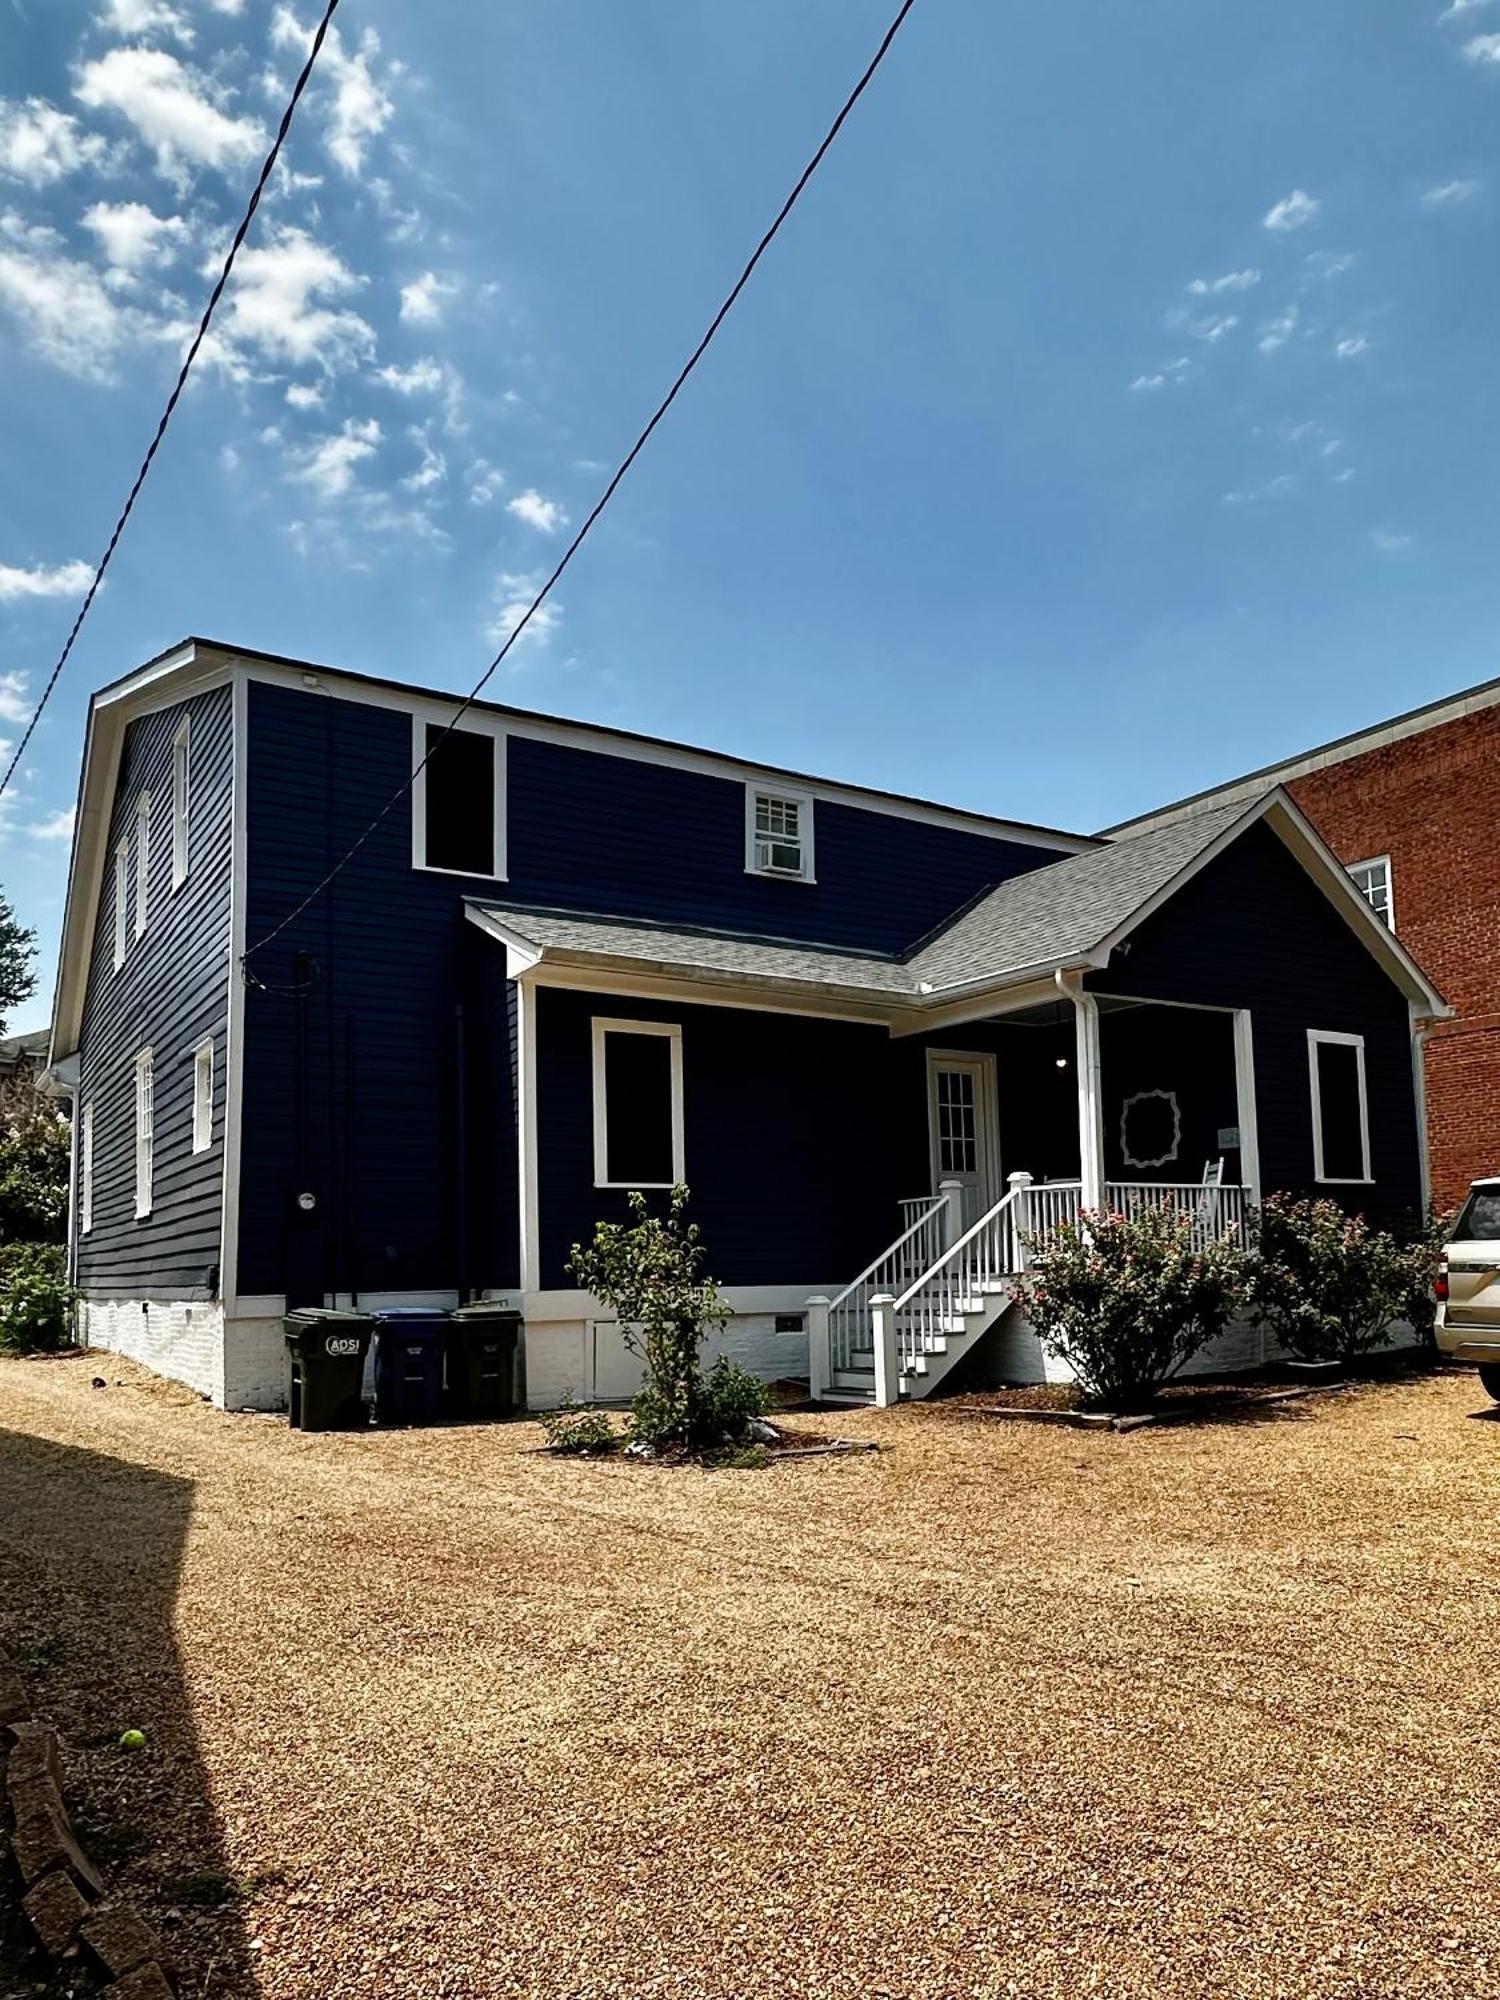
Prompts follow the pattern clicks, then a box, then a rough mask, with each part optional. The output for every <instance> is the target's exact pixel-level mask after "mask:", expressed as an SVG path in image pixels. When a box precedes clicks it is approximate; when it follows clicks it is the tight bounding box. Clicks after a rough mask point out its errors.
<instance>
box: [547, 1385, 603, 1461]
mask: <svg viewBox="0 0 1500 2000" xmlns="http://www.w3.org/2000/svg"><path fill="white" fill-rule="evenodd" d="M542 1435H543V1436H544V1437H545V1438H546V1440H547V1443H548V1445H549V1446H550V1447H551V1448H552V1450H553V1451H555V1452H558V1453H559V1454H561V1455H562V1456H564V1457H568V1458H589V1457H594V1456H597V1455H598V1454H599V1453H601V1452H606V1451H618V1449H619V1447H620V1442H621V1440H620V1434H619V1432H618V1431H617V1430H616V1429H615V1427H614V1425H613V1424H612V1423H611V1422H610V1420H609V1418H608V1416H607V1415H606V1414H605V1412H604V1411H603V1410H590V1409H583V1408H580V1407H579V1405H578V1404H577V1403H575V1402H574V1401H573V1398H572V1397H571V1396H567V1395H565V1396H564V1397H563V1399H562V1401H561V1402H560V1403H559V1404H558V1406H557V1408H556V1409H555V1410H547V1411H545V1412H544V1413H543V1416H542Z"/></svg>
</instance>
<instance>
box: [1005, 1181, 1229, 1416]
mask: <svg viewBox="0 0 1500 2000" xmlns="http://www.w3.org/2000/svg"><path fill="white" fill-rule="evenodd" d="M1032 1259H1033V1261H1032V1265H1031V1269H1030V1271H1029V1272H1028V1273H1027V1275H1026V1277H1025V1278H1024V1279H1023V1280H1022V1282H1021V1284H1020V1286H1019V1288H1018V1290H1017V1294H1016V1298H1017V1303H1018V1304H1019V1305H1020V1306H1021V1309H1022V1310H1023V1311H1024V1313H1025V1314H1026V1317H1027V1318H1028V1319H1029V1320H1030V1322H1031V1324H1032V1326H1033V1327H1034V1328H1035V1330H1036V1334H1037V1337H1038V1339H1039V1340H1040V1341H1041V1343H1042V1345H1043V1347H1045V1348H1046V1349H1047V1351H1048V1353H1049V1354H1054V1355H1056V1356H1057V1357H1058V1358H1059V1359H1060V1360H1062V1361H1065V1362H1066V1363H1067V1364H1068V1366H1069V1367H1070V1368H1071V1369H1072V1370H1073V1373H1074V1374H1075V1375H1076V1376H1077V1377H1078V1380H1079V1383H1080V1385H1081V1386H1082V1389H1083V1392H1084V1395H1085V1396H1086V1397H1087V1398H1088V1399H1089V1400H1090V1401H1091V1402H1096V1403H1102V1404H1104V1405H1105V1406H1106V1407H1107V1408H1110V1409H1116V1410H1134V1409H1139V1408H1141V1407H1142V1406H1143V1405H1144V1404H1146V1403H1149V1402H1150V1400H1151V1399H1152V1397H1153V1396H1154V1395H1155V1394H1156V1393H1157V1391H1158V1390H1159V1389H1160V1388H1161V1387H1162V1386H1163V1384H1164V1383H1166V1382H1169V1381H1170V1380H1171V1379H1172V1377H1173V1376H1174V1375H1176V1374H1177V1373H1178V1371H1179V1370H1180V1369H1182V1368H1183V1367H1185V1366H1186V1365H1187V1363H1188V1362H1189V1361H1191V1360H1192V1358H1193V1356H1194V1355H1195V1354H1198V1353H1200V1352H1201V1351H1202V1349H1203V1348H1205V1347H1206V1346H1207V1345H1208V1343H1209V1342H1210V1341H1211V1340H1213V1339H1215V1338H1217V1336H1218V1335H1219V1334H1220V1333H1222V1332H1223V1330H1224V1328H1225V1326H1226V1325H1227V1324H1228V1322H1229V1321H1230V1319H1231V1318H1232V1317H1233V1315H1234V1313H1235V1312H1236V1310H1237V1309H1238V1307H1239V1304H1240V1300H1241V1297H1242V1294H1243V1287H1244V1264H1245V1259H1244V1253H1243V1251H1242V1250H1241V1249H1240V1247H1239V1246H1238V1244H1236V1243H1234V1242H1233V1241H1232V1240H1229V1239H1225V1240H1223V1241H1220V1242H1217V1243H1212V1244H1208V1245H1201V1244H1195V1241H1194V1227H1193V1224H1192V1221H1191V1220H1190V1219H1189V1218H1187V1217H1185V1216H1181V1215H1178V1214H1177V1213H1176V1212H1175V1211H1174V1210H1173V1209H1171V1208H1170V1207H1168V1206H1166V1205H1165V1204H1163V1205H1162V1206H1160V1207H1147V1208H1143V1209H1141V1210H1140V1211H1139V1213H1138V1214H1136V1215H1133V1216H1130V1217H1126V1216H1123V1215H1119V1214H1116V1213H1114V1212H1113V1211H1108V1212H1105V1211H1100V1212H1097V1213H1089V1212H1085V1213H1084V1214H1082V1215H1080V1216H1079V1218H1078V1220H1077V1221H1076V1222H1070V1223H1064V1224H1063V1225H1062V1227H1061V1228H1059V1229H1057V1230H1055V1231H1053V1232H1051V1233H1050V1234H1049V1235H1048V1236H1047V1237H1046V1238H1045V1239H1043V1240H1042V1241H1040V1242H1039V1243H1035V1244H1033V1245H1032Z"/></svg>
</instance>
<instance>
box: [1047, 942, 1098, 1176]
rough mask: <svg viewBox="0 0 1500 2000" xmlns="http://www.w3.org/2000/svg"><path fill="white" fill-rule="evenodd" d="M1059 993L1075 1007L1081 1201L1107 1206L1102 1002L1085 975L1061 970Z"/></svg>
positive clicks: (1055, 976)
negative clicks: (1088, 989) (1085, 981)
mask: <svg viewBox="0 0 1500 2000" xmlns="http://www.w3.org/2000/svg"><path fill="white" fill-rule="evenodd" d="M1052 977H1053V979H1054V981H1055V982H1056V985H1057V990H1058V992H1059V993H1061V994H1062V995H1063V996H1064V997H1065V998H1066V999H1069V1000H1071V1001H1072V1003H1073V1022H1074V1029H1075V1047H1076V1049H1077V1060H1078V1179H1079V1183H1080V1186H1079V1190H1078V1201H1079V1206H1080V1207H1081V1208H1086V1209H1089V1208H1096V1209H1097V1208H1102V1207H1103V1206H1104V1079H1103V1066H1102V1063H1101V1060H1100V1054H1099V1002H1098V1001H1097V1000H1096V999H1095V998H1094V996H1093V994H1092V993H1086V992H1085V991H1084V988H1083V974H1082V973H1081V972H1079V971H1076V970H1071V969H1069V968H1068V967H1065V966H1059V967H1058V969H1057V971H1056V972H1054V973H1053V975H1052Z"/></svg>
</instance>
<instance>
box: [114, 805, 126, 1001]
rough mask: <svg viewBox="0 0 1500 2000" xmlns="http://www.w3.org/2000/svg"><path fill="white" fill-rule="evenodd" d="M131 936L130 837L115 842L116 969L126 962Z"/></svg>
mask: <svg viewBox="0 0 1500 2000" xmlns="http://www.w3.org/2000/svg"><path fill="white" fill-rule="evenodd" d="M129 937H130V837H129V835H128V834H127V835H126V837H125V838H124V839H123V840H121V841H117V842H116V843H115V943H114V953H113V964H114V968H115V971H116V972H118V971H119V969H120V967H121V966H122V965H123V964H124V963H125V947H126V945H127V943H128V942H129Z"/></svg>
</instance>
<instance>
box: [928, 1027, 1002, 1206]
mask: <svg viewBox="0 0 1500 2000" xmlns="http://www.w3.org/2000/svg"><path fill="white" fill-rule="evenodd" d="M927 1107H928V1109H927V1125H928V1134H929V1144H930V1149H931V1155H932V1191H933V1193H934V1194H936V1193H937V1191H938V1188H939V1187H940V1186H941V1185H942V1183H943V1182H944V1181H957V1182H958V1183H959V1185H960V1186H961V1187H962V1189H963V1196H962V1202H963V1220H964V1227H965V1228H968V1226H969V1224H970V1223H973V1222H977V1221H978V1220H979V1218H980V1216H981V1215H983V1214H984V1212H985V1210H986V1209H989V1208H993V1207H994V1205H995V1203H996V1202H997V1201H998V1200H999V1199H1000V1193H1001V1189H1000V1137H999V1124H998V1121H997V1118H996V1111H995V1058H994V1057H993V1056H989V1055H951V1054H949V1053H948V1052H947V1051H946V1050H943V1051H939V1050H936V1049H929V1051H928V1053H927Z"/></svg>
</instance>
